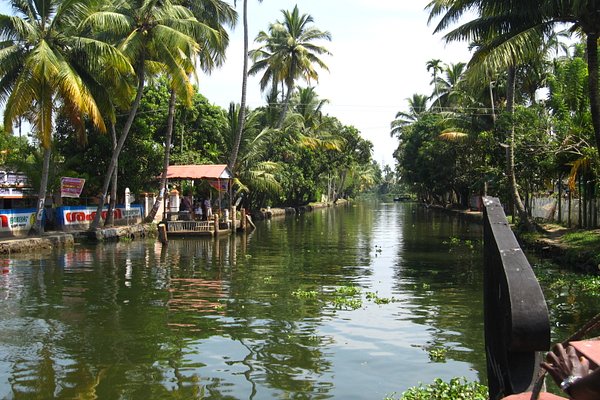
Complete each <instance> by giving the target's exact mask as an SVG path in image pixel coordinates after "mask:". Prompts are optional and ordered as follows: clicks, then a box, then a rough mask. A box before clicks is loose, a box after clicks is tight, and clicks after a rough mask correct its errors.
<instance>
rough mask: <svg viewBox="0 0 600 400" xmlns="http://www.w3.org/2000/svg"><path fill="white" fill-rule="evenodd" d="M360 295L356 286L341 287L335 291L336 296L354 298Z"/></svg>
mask: <svg viewBox="0 0 600 400" xmlns="http://www.w3.org/2000/svg"><path fill="white" fill-rule="evenodd" d="M359 293H360V288H359V287H357V286H341V287H339V288H337V289H336V290H335V294H336V295H338V296H356V295H357V294H359Z"/></svg>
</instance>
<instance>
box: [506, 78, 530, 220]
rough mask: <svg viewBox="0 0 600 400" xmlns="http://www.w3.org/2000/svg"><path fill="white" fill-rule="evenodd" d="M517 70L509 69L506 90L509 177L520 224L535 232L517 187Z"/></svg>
mask: <svg viewBox="0 0 600 400" xmlns="http://www.w3.org/2000/svg"><path fill="white" fill-rule="evenodd" d="M516 75H517V69H516V67H515V66H510V67H509V68H508V78H507V82H506V83H507V84H506V86H507V89H506V111H507V112H508V113H509V115H510V143H509V147H508V160H506V161H507V162H508V169H509V176H508V182H509V187H510V193H511V197H512V198H513V202H514V205H515V207H516V208H517V213H518V214H519V223H520V224H521V225H523V227H525V229H527V230H533V229H534V227H533V223H532V222H531V218H530V217H529V214H527V211H526V210H525V206H524V205H523V201H522V200H521V196H520V195H519V189H518V187H517V177H516V174H515V124H514V113H515V81H516V79H515V78H516Z"/></svg>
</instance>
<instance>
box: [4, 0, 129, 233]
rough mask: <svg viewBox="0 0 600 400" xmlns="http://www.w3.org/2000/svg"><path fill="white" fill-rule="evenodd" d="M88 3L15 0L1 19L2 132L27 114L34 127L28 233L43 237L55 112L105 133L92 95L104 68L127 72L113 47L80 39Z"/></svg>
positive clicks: (78, 126)
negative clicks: (34, 197)
mask: <svg viewBox="0 0 600 400" xmlns="http://www.w3.org/2000/svg"><path fill="white" fill-rule="evenodd" d="M89 3H90V2H89V1H87V0H67V1H60V0H39V1H36V2H35V3H34V2H25V1H18V0H14V1H12V2H11V6H12V8H13V11H14V15H0V37H1V38H2V39H1V45H0V47H1V51H0V76H2V78H1V79H0V100H1V101H2V102H4V103H5V107H4V125H5V129H6V130H7V131H9V132H10V131H11V130H12V126H13V125H14V123H15V122H16V121H18V120H19V118H20V117H21V116H23V115H25V114H27V113H28V112H31V110H34V114H33V116H34V117H33V129H34V132H35V133H36V134H37V137H38V139H39V142H40V145H41V148H42V149H43V152H44V161H43V167H42V179H41V183H40V188H39V192H38V204H37V211H36V219H35V223H34V225H33V229H32V232H33V233H37V234H39V233H42V232H43V226H42V216H43V210H44V203H45V200H46V191H47V185H48V171H49V167H50V155H51V149H52V131H53V124H54V115H55V111H56V110H57V109H58V105H60V106H61V107H60V108H61V110H63V112H64V113H65V114H66V115H67V117H68V118H69V120H70V121H71V123H72V124H73V126H74V127H75V128H76V130H77V132H79V133H80V134H83V133H84V132H85V126H84V122H85V121H86V120H89V121H90V122H91V124H92V125H93V126H94V127H96V128H97V129H98V130H99V131H101V132H104V131H106V126H105V123H104V120H103V118H102V115H101V112H100V109H99V107H98V105H97V102H96V100H95V98H94V95H93V94H94V93H100V92H101V91H102V90H103V88H102V85H101V84H100V83H99V81H98V80H96V77H98V76H99V75H100V74H101V70H100V69H101V68H102V66H103V65H112V66H113V67H116V68H118V69H120V70H127V69H130V68H131V66H130V65H129V63H128V62H127V59H125V58H124V57H122V56H121V55H120V53H119V52H118V51H116V50H115V49H114V48H113V47H112V46H110V45H108V44H106V43H104V42H102V41H100V40H96V39H93V38H91V37H90V36H87V35H85V31H84V30H82V29H81V26H80V24H79V22H80V21H82V20H84V19H85V18H86V16H87V15H88V13H89V12H90V8H89Z"/></svg>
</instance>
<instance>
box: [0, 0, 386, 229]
mask: <svg viewBox="0 0 600 400" xmlns="http://www.w3.org/2000/svg"><path fill="white" fill-rule="evenodd" d="M11 5H12V7H13V12H14V15H0V35H1V36H2V40H3V42H2V49H3V51H2V52H0V75H2V77H3V78H2V79H0V89H1V90H0V100H1V101H3V102H4V103H5V105H6V106H5V113H4V129H5V131H6V132H7V133H11V132H12V131H13V129H14V126H15V125H16V126H18V127H19V136H21V131H20V127H21V123H22V122H23V121H27V122H29V124H30V125H31V127H32V130H33V132H32V137H31V138H30V142H32V143H33V144H34V145H36V146H37V147H35V146H34V147H31V146H29V145H28V144H27V141H25V140H21V141H17V142H15V139H14V137H13V136H10V135H8V136H6V135H5V138H4V139H3V140H4V141H5V142H6V143H5V146H3V147H2V149H4V150H5V152H4V154H5V157H4V164H5V165H7V166H9V167H13V168H16V169H19V170H21V171H24V172H26V173H29V174H30V175H31V177H32V181H33V182H35V183H36V184H37V185H38V187H39V188H40V190H39V201H38V210H39V211H40V212H41V210H42V206H43V204H44V201H45V198H46V197H47V195H46V193H47V189H49V191H50V193H52V192H56V190H57V185H58V178H59V177H60V176H64V175H69V176H74V177H83V178H86V187H85V192H84V194H83V196H85V197H88V198H99V199H100V200H101V201H100V202H99V207H101V204H103V203H104V202H105V201H104V199H106V198H107V196H108V194H109V193H108V192H109V187H110V185H111V183H112V188H111V189H110V190H111V196H110V198H111V206H113V205H114V201H115V200H116V198H117V196H118V194H119V193H123V189H124V188H125V187H126V186H127V187H129V188H130V189H131V191H132V192H133V193H139V192H154V193H156V192H159V190H158V189H159V188H162V189H165V182H166V179H165V175H164V172H165V171H166V167H167V166H168V165H169V164H187V163H219V164H228V165H229V167H230V168H231V170H232V171H234V172H235V175H236V183H235V188H234V190H235V193H236V196H243V199H242V204H243V205H245V206H246V207H262V206H267V205H302V204H306V203H308V202H310V201H320V200H321V199H326V200H328V201H335V200H336V199H338V198H340V197H344V196H349V195H353V194H354V193H356V192H358V191H360V190H363V189H365V188H367V187H371V186H373V185H374V184H375V183H376V181H377V179H378V176H379V168H378V166H377V164H376V163H374V162H373V161H372V158H371V152H372V144H371V143H370V142H368V141H366V140H364V139H362V138H361V136H360V132H358V131H357V130H356V129H355V128H353V127H352V126H346V125H344V124H343V122H341V121H339V120H337V119H336V118H333V117H330V116H327V115H323V113H322V111H321V109H322V106H323V104H324V103H325V101H324V100H321V99H319V97H318V94H317V92H316V89H315V87H314V86H308V87H301V86H300V85H299V82H301V81H304V82H307V83H308V84H311V83H314V82H317V80H318V72H317V71H318V69H325V70H326V69H327V66H326V64H325V63H324V62H323V61H322V60H321V59H320V58H319V56H320V55H322V54H328V51H327V49H326V47H324V46H322V45H321V44H320V43H319V42H323V41H329V40H331V35H330V34H329V32H327V31H321V30H319V29H318V28H316V27H315V26H314V25H313V18H312V16H310V15H307V14H302V13H301V12H300V11H299V9H298V7H295V8H294V9H293V10H292V11H285V10H284V11H283V13H282V14H283V18H282V19H281V20H278V21H276V22H274V23H273V24H271V25H270V26H269V27H268V30H266V31H263V32H261V33H260V34H259V35H258V37H257V38H256V42H257V43H258V44H259V47H258V48H256V49H254V50H252V51H250V52H249V54H250V56H251V59H252V61H253V63H254V64H253V65H252V67H251V68H250V69H249V71H248V72H245V73H244V74H245V75H247V73H250V74H256V73H262V74H263V77H262V80H261V89H263V90H264V91H265V93H266V105H265V106H264V107H259V108H258V109H255V110H249V109H245V108H244V109H240V106H239V105H235V104H232V105H231V106H230V108H229V109H228V110H224V109H221V108H220V107H217V106H214V105H211V104H210V99H206V98H204V97H203V96H202V95H201V94H199V93H198V91H197V90H196V89H195V88H194V87H193V86H192V84H191V77H192V76H193V75H194V72H195V71H196V70H199V69H201V70H203V71H207V72H209V71H211V70H212V69H214V68H217V67H218V66H220V65H221V64H223V62H225V59H224V55H225V49H226V48H227V44H228V42H229V38H228V35H227V30H226V27H227V26H233V25H234V24H235V23H236V21H237V13H236V12H235V10H234V9H232V8H231V6H230V5H229V4H228V3H227V2H225V1H222V0H203V1H199V2H187V1H183V0H167V1H165V0H161V1H157V0H136V1H122V0H68V1H67V0H40V1H39V2H36V3H35V4H33V3H24V2H20V1H12V2H11ZM244 56H245V57H246V56H247V55H246V54H245V55H244ZM243 91H244V96H243V98H245V87H244V88H243ZM242 103H244V101H243V102H242ZM3 144H4V143H3ZM6 151H9V153H8V155H6V154H7V153H6ZM159 177H161V179H158V178H159ZM200 189H201V190H205V191H208V190H210V188H209V187H208V186H207V187H204V188H202V187H201V188H200ZM159 193H160V195H159V196H162V194H163V193H164V190H160V192H159ZM159 201H160V197H159ZM159 201H157V204H159ZM96 215H97V220H96V221H94V224H93V227H94V228H95V227H97V226H98V225H99V223H100V220H99V218H100V215H101V213H97V214H96ZM109 215H111V213H109ZM39 216H41V214H40V213H39V212H38V220H37V222H39V221H41V218H39ZM106 222H107V223H110V220H108V221H106ZM41 229H42V227H41V225H40V224H39V223H36V226H35V230H36V231H37V232H40V231H41Z"/></svg>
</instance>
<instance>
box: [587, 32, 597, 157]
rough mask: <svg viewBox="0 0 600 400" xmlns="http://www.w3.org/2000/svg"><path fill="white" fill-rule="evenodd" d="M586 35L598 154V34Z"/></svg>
mask: <svg viewBox="0 0 600 400" xmlns="http://www.w3.org/2000/svg"><path fill="white" fill-rule="evenodd" d="M586 34H587V62H588V82H589V89H590V111H591V114H592V125H593V126H594V137H595V138H596V150H597V151H598V153H599V154H600V94H599V93H598V33H589V32H586Z"/></svg>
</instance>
